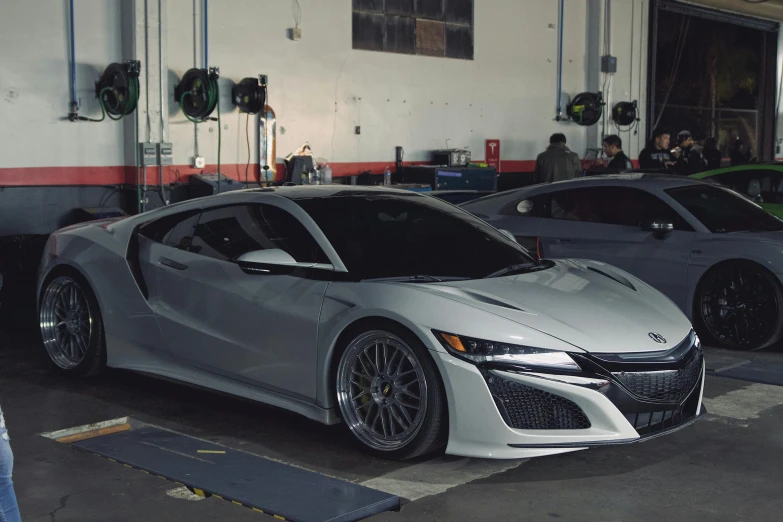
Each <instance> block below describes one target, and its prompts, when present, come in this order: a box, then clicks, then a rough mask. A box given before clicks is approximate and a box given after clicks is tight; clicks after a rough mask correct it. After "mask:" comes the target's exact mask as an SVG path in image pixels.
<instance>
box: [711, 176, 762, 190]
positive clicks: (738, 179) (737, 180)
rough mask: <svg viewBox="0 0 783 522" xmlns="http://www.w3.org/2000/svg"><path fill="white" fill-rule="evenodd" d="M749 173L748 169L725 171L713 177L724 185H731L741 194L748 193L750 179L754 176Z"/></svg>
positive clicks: (732, 188)
mask: <svg viewBox="0 0 783 522" xmlns="http://www.w3.org/2000/svg"><path fill="white" fill-rule="evenodd" d="M749 174H750V172H747V171H738V172H724V173H723V174H718V175H717V176H713V179H714V180H715V181H717V182H718V183H720V184H721V185H723V186H724V187H729V188H730V189H731V190H734V191H736V192H739V193H740V194H747V193H748V188H749V187H748V186H749V184H750V179H751V178H752V177H753V176H751V175H749Z"/></svg>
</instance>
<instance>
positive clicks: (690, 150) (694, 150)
mask: <svg viewBox="0 0 783 522" xmlns="http://www.w3.org/2000/svg"><path fill="white" fill-rule="evenodd" d="M674 155H675V156H676V157H677V164H676V165H675V166H674V171H675V172H676V173H677V174H681V175H684V176H690V175H691V174H696V173H697V172H702V171H704V169H705V168H706V167H707V163H706V162H705V161H704V156H703V155H702V149H701V147H699V146H697V145H696V144H695V142H694V141H693V135H692V134H691V133H690V131H687V130H683V131H680V133H679V134H678V135H677V148H676V149H675V152H674Z"/></svg>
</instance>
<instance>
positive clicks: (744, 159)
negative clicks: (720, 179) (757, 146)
mask: <svg viewBox="0 0 783 522" xmlns="http://www.w3.org/2000/svg"><path fill="white" fill-rule="evenodd" d="M743 145H744V144H743V143H742V140H741V139H739V138H737V139H736V140H734V143H732V144H731V150H730V151H729V159H730V160H731V166H732V167H733V166H734V165H744V164H746V163H750V151H749V150H748V151H746V150H744V146H743Z"/></svg>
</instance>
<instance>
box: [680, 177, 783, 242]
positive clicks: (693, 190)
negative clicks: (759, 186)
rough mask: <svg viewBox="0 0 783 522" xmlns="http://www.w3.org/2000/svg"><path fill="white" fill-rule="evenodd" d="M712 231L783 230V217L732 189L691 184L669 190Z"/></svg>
mask: <svg viewBox="0 0 783 522" xmlns="http://www.w3.org/2000/svg"><path fill="white" fill-rule="evenodd" d="M666 193H667V194H669V195H670V196H671V197H672V198H674V199H675V200H676V201H677V203H679V204H680V205H682V206H683V207H685V208H686V209H687V210H688V212H690V213H691V214H693V216H694V217H695V218H696V219H698V220H699V221H701V223H702V224H703V225H704V226H705V227H707V228H708V229H709V230H710V231H711V232H737V231H740V230H783V221H781V220H779V219H778V218H776V217H775V216H773V215H771V214H768V213H767V212H766V211H764V210H763V209H762V208H761V207H759V206H758V205H755V204H754V203H752V202H751V201H749V200H747V199H746V198H744V197H742V196H740V195H739V194H735V193H733V192H731V191H729V190H726V189H722V188H720V187H715V186H709V185H691V186H688V187H679V188H673V189H669V190H667V191H666Z"/></svg>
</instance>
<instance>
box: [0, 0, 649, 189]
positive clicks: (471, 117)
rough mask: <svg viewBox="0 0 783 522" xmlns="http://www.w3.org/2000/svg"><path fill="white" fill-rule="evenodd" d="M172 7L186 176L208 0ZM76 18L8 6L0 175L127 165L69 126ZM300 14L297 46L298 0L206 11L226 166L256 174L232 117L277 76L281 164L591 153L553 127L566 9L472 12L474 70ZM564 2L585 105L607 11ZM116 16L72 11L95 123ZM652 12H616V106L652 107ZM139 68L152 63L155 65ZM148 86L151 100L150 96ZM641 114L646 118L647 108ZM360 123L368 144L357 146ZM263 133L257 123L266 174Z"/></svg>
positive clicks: (319, 8) (91, 127)
mask: <svg viewBox="0 0 783 522" xmlns="http://www.w3.org/2000/svg"><path fill="white" fill-rule="evenodd" d="M126 1H129V0H126ZM166 3H167V4H168V11H167V14H168V27H167V37H166V38H165V41H166V43H167V49H166V51H167V60H168V67H169V69H170V73H169V85H168V88H169V97H170V98H169V99H170V100H172V101H170V103H169V106H170V109H171V110H170V111H169V114H170V120H169V123H170V125H169V129H170V136H169V141H172V142H173V144H174V151H175V158H174V161H175V164H177V165H181V166H184V165H187V164H189V163H190V161H191V158H192V157H193V155H194V154H195V136H194V126H193V124H191V123H189V122H187V121H186V120H185V118H184V116H183V115H182V114H181V113H178V112H177V111H176V104H175V103H173V94H172V93H173V89H174V85H175V83H176V79H177V78H178V77H180V76H181V75H182V74H183V73H184V72H185V71H186V70H187V69H189V68H190V67H193V66H194V65H197V66H199V67H201V66H202V65H203V62H202V56H201V55H202V53H201V49H202V45H203V44H202V40H201V37H202V34H201V26H202V18H201V16H202V13H201V12H200V10H201V5H202V1H201V0H198V1H194V0H166ZM65 4H66V2H64V1H62V2H55V1H52V0H4V1H2V2H0V122H2V124H0V171H1V170H2V169H3V168H9V167H11V168H14V167H43V166H88V165H93V166H116V165H123V164H130V162H128V161H126V160H125V159H124V154H123V146H122V140H123V126H122V125H121V124H117V123H114V122H109V121H107V122H104V123H101V124H92V123H71V122H68V121H63V120H62V119H61V118H63V117H65V115H66V113H67V110H68V96H69V94H68V85H69V79H68V60H67V58H68V52H67V48H66V45H67V10H66V8H65ZM300 4H301V7H302V31H303V38H302V40H300V41H297V42H294V41H291V40H288V39H287V33H286V29H287V28H289V27H291V26H292V25H293V19H292V15H291V2H290V1H288V0H274V1H272V0H244V1H243V0H213V1H212V2H210V12H209V28H210V34H209V44H210V49H209V61H210V65H217V66H219V67H220V74H221V79H222V81H221V88H222V91H221V94H222V95H221V107H222V109H223V114H222V119H223V122H222V123H223V146H222V156H223V157H222V162H223V163H224V164H232V163H233V164H241V165H244V164H245V162H246V161H247V145H246V137H245V116H244V115H240V114H239V112H238V111H237V110H236V109H234V108H233V107H232V106H231V103H230V98H229V96H230V81H229V80H240V79H241V78H243V77H246V76H256V75H257V74H267V75H268V76H269V102H270V104H271V105H272V106H273V108H274V109H275V111H276V112H277V115H278V131H279V132H278V147H277V152H278V156H279V157H281V156H284V155H286V154H287V153H288V152H290V151H291V150H293V149H294V148H296V147H298V146H299V145H300V144H302V143H303V142H305V141H308V142H309V143H310V144H311V146H312V148H313V150H314V153H315V154H316V156H320V157H324V158H326V159H328V160H329V161H331V162H337V163H363V162H389V163H391V162H393V159H394V147H395V146H396V145H401V146H403V147H404V148H405V151H406V157H405V159H406V160H410V161H416V160H425V159H427V151H429V150H431V149H435V148H444V147H445V146H446V140H447V139H448V144H449V146H450V147H457V146H468V147H469V148H470V149H471V150H472V151H473V156H474V158H478V159H480V158H483V157H484V140H485V139H488V138H499V139H500V140H502V145H501V149H502V159H503V160H504V161H512V162H513V161H524V160H533V159H535V157H536V155H537V154H538V153H539V152H540V151H541V150H543V149H544V147H545V146H546V144H547V139H548V136H549V135H550V134H551V133H553V132H564V133H565V134H566V135H567V137H568V142H569V145H570V146H571V147H572V148H573V150H575V151H577V152H578V153H580V154H581V153H583V152H584V149H585V147H586V146H588V143H587V142H586V139H587V135H588V134H587V132H586V130H585V129H584V128H582V127H578V126H577V125H575V124H564V123H558V122H555V121H554V116H555V104H556V95H555V90H556V89H555V85H556V65H557V30H556V28H555V26H556V24H557V5H558V2H557V1H556V0H477V1H476V9H475V40H474V47H475V59H474V60H472V61H465V60H452V59H444V58H431V57H422V56H407V55H396V54H388V53H376V52H367V51H355V50H352V48H351V23H352V22H351V0H300ZM565 4H566V14H565V24H564V27H565V41H564V46H563V62H564V65H563V90H564V91H565V92H567V93H569V94H571V95H574V94H577V93H579V92H582V91H584V90H586V89H587V88H588V70H587V65H586V63H587V53H588V51H587V50H588V49H598V50H600V49H601V47H600V46H596V43H595V42H590V41H589V38H590V33H589V32H588V30H587V22H586V20H588V19H589V17H588V14H589V13H588V9H595V8H598V9H602V8H603V5H604V2H603V1H585V0H566V2H565ZM119 5H120V2H119V0H111V1H109V0H76V26H77V31H76V32H77V41H76V46H77V48H76V56H77V61H78V64H79V65H78V70H79V78H78V94H79V97H80V98H81V100H82V111H81V112H82V113H83V114H85V115H90V116H94V117H97V116H99V109H98V107H97V103H96V102H95V99H94V93H93V83H94V81H95V80H96V79H97V78H98V75H99V72H100V71H101V70H102V69H103V68H104V67H105V66H106V65H108V63H110V62H112V61H121V60H125V59H128V58H132V57H131V56H123V53H122V46H121V26H122V21H121V20H120V13H119ZM648 8H649V2H647V1H646V0H623V1H614V2H612V18H611V29H610V36H611V52H612V53H613V54H615V55H616V56H617V57H618V60H619V68H618V73H617V74H616V75H614V77H613V78H612V80H611V88H610V96H609V102H610V105H611V104H612V103H614V102H616V101H619V100H620V99H628V100H630V99H636V98H638V99H639V100H640V102H642V100H644V99H645V98H646V89H645V87H646V84H645V79H644V73H645V72H646V68H647V67H646V62H645V60H646V46H647V43H646V42H647V39H646V29H647V28H646V24H647V14H646V11H647V10H648ZM127 25H128V24H127V22H126V30H127ZM631 27H633V28H634V34H633V42H632V41H631V39H630V38H631V35H630V31H631ZM596 34H597V33H596ZM640 50H641V51H642V52H641V55H642V60H639V51H640ZM152 51H154V50H152ZM632 55H633V71H631V70H630V65H631V56H632ZM138 59H140V60H142V61H144V56H140V57H138ZM632 81H633V86H632V87H631V82H632ZM142 82H143V80H142ZM150 88H151V91H150V97H152V96H154V95H155V93H154V89H155V85H152V86H151V87H150ZM640 108H641V109H642V113H643V108H644V107H643V104H642V105H641V106H640ZM641 123H642V126H641V128H644V123H645V122H641ZM145 124H146V123H145V122H143V125H142V136H141V137H142V139H143V138H144V137H145V136H144V134H145V133H146V130H145V129H146V127H145ZM153 125H155V122H154V121H153ZM357 125H360V126H361V135H356V134H354V127H355V126H357ZM253 127H254V126H253V123H252V119H251V137H250V140H251V154H252V156H253V157H252V162H253V163H255V162H256V161H257V157H256V153H255V129H254V128H253ZM283 129H284V130H285V132H284V133H282V131H283ZM128 134H130V132H129V131H128ZM623 137H624V138H626V139H627V136H623ZM125 139H132V137H131V136H126V137H125ZM641 139H642V136H641V135H640V136H638V137H637V136H634V137H631V138H630V139H629V140H628V141H629V146H626V151H627V152H629V155H631V156H632V157H635V156H636V154H638V148H639V144H640V143H641ZM594 141H599V140H598V139H597V138H595V137H592V138H591V143H590V144H589V145H590V146H596V145H597V143H593V142H594ZM198 142H199V153H200V155H202V156H205V157H206V159H207V163H215V162H216V159H217V158H216V156H217V154H216V151H217V128H216V123H209V124H202V125H200V126H199V130H198ZM512 166H513V165H512ZM357 168H358V167H357ZM1 183H2V177H0V184H1Z"/></svg>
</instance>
